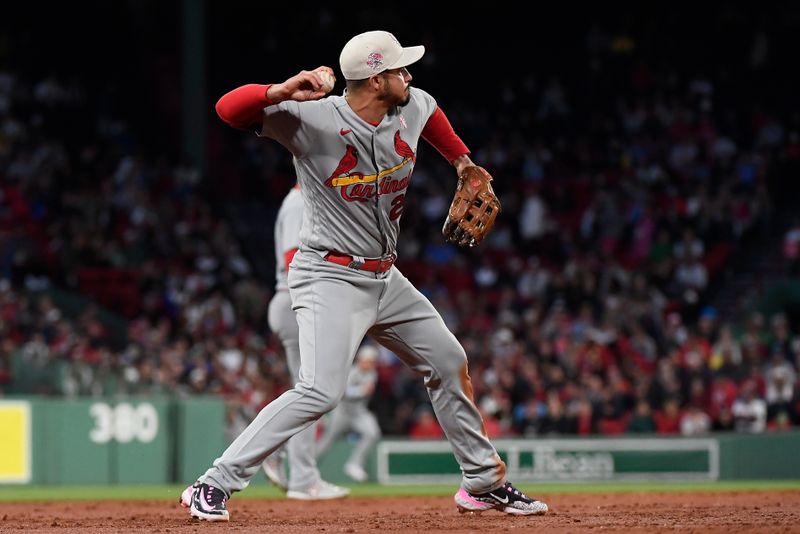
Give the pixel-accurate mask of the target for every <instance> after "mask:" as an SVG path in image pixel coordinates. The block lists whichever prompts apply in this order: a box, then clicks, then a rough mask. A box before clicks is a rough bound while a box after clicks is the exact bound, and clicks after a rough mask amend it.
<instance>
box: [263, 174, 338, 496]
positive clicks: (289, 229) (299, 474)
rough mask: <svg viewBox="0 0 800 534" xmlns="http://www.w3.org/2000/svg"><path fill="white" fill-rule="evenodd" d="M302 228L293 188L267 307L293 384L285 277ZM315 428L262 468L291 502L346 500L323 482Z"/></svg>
mask: <svg viewBox="0 0 800 534" xmlns="http://www.w3.org/2000/svg"><path fill="white" fill-rule="evenodd" d="M302 224H303V197H302V196H301V195H300V186H299V185H296V186H295V187H294V188H292V189H291V190H290V191H289V193H288V194H287V195H286V198H284V200H283V202H282V203H281V207H280V209H279V210H278V217H277V220H276V221H275V260H276V266H275V273H276V274H275V278H276V282H275V295H274V296H273V297H272V300H271V301H270V303H269V327H270V330H272V331H273V332H274V333H275V334H276V335H277V336H278V338H279V339H280V340H281V344H282V345H283V350H284V352H285V353H286V363H287V365H288V366H289V372H290V373H291V374H292V383H293V384H294V383H296V382H297V381H298V380H299V374H300V345H299V341H300V335H299V328H298V326H297V319H296V318H295V314H294V311H293V310H292V299H291V298H290V297H289V288H288V286H287V282H286V274H287V272H288V271H289V263H291V261H292V258H293V257H294V254H295V252H297V248H298V246H299V244H300V227H301V226H302ZM316 429H317V425H316V424H313V425H311V426H309V427H308V428H306V429H305V430H303V431H302V432H299V433H298V434H295V435H294V436H293V437H292V438H291V439H289V441H288V442H287V445H286V449H287V451H286V454H284V453H283V449H279V450H278V451H276V452H275V453H273V454H272V455H270V456H269V457H268V458H267V459H266V460H264V463H263V464H262V468H263V469H264V473H265V474H266V475H267V478H269V479H270V481H272V483H273V484H275V485H276V486H278V487H279V488H281V489H282V490H284V491H286V496H287V497H288V498H290V499H301V500H307V501H312V500H322V499H336V498H339V497H345V496H346V495H348V494H349V493H350V490H349V489H348V488H343V487H340V486H336V485H334V484H331V483H329V482H326V481H324V480H322V478H321V477H320V474H319V469H318V468H317V461H316V458H315V455H314V448H315V444H316V439H315V438H316ZM287 455H288V464H289V475H288V478H287V476H286V469H285V465H284V457H285V456H287Z"/></svg>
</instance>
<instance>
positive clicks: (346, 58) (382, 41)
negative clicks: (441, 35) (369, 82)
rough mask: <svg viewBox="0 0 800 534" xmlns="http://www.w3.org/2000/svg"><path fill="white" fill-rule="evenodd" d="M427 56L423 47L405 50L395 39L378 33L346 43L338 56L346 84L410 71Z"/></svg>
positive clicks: (371, 33) (365, 34)
mask: <svg viewBox="0 0 800 534" xmlns="http://www.w3.org/2000/svg"><path fill="white" fill-rule="evenodd" d="M424 53H425V47H424V46H422V45H420V46H407V47H405V48H403V46H402V45H401V44H400V42H399V41H398V40H397V38H396V37H395V36H394V35H392V34H391V33H389V32H385V31H381V30H377V31H371V32H365V33H360V34H358V35H356V36H355V37H353V38H352V39H350V40H349V41H347V44H346V45H344V48H342V53H341V54H340V55H339V67H340V68H341V69H342V75H344V79H345V80H364V79H366V78H369V77H370V76H374V75H376V74H379V73H381V72H383V71H385V70H389V69H399V68H400V67H407V66H408V65H411V64H412V63H414V62H415V61H418V60H419V59H420V58H421V57H422V55H423V54H424Z"/></svg>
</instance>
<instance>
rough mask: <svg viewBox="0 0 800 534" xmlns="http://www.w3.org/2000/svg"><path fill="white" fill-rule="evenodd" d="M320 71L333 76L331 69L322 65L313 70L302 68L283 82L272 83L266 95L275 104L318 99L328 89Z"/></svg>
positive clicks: (326, 92)
mask: <svg viewBox="0 0 800 534" xmlns="http://www.w3.org/2000/svg"><path fill="white" fill-rule="evenodd" d="M321 71H326V72H328V73H329V74H331V75H332V76H333V69H332V68H330V67H326V66H324V65H323V66H321V67H317V68H316V69H314V70H303V71H300V72H299V73H298V74H295V75H294V76H292V77H291V78H289V79H288V80H286V81H285V82H283V83H278V84H273V85H272V86H271V87H270V88H269V90H268V91H267V97H268V98H269V99H270V100H271V101H272V102H274V103H276V104H277V103H278V102H283V101H284V100H296V101H297V102H303V101H305V100H319V99H320V98H322V97H324V96H325V95H326V94H328V90H330V89H328V90H326V89H327V87H326V84H325V81H324V80H323V79H322V76H321V75H320V72H321Z"/></svg>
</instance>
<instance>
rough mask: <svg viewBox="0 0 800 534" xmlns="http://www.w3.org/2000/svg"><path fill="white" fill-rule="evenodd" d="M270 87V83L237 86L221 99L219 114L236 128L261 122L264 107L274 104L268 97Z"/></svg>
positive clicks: (245, 127) (243, 127)
mask: <svg viewBox="0 0 800 534" xmlns="http://www.w3.org/2000/svg"><path fill="white" fill-rule="evenodd" d="M269 88H270V86H269V85H259V84H255V83H251V84H247V85H243V86H241V87H237V88H236V89H234V90H233V91H231V92H229V93H227V94H225V95H223V97H222V98H220V99H219V101H218V102H217V106H216V110H217V115H219V118H220V119H222V120H223V121H225V122H226V123H228V124H229V125H230V126H233V127H234V128H241V129H247V128H249V127H251V126H252V125H253V124H261V114H262V112H263V110H264V108H265V107H267V106H269V105H272V102H271V101H270V99H269V98H267V90H268V89H269Z"/></svg>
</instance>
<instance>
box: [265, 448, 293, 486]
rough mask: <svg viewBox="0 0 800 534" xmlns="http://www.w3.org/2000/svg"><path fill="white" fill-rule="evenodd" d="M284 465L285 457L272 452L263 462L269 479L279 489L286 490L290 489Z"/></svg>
mask: <svg viewBox="0 0 800 534" xmlns="http://www.w3.org/2000/svg"><path fill="white" fill-rule="evenodd" d="M284 467H285V466H284V462H283V457H282V456H281V455H280V454H270V455H269V456H267V459H266V460H264V462H263V463H262V464H261V469H263V470H264V475H266V477H267V479H268V480H269V481H270V482H272V484H273V485H275V486H276V487H278V489H280V490H281V491H283V492H286V491H288V489H289V480H288V477H287V476H286V469H285V468H284Z"/></svg>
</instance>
